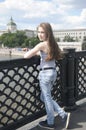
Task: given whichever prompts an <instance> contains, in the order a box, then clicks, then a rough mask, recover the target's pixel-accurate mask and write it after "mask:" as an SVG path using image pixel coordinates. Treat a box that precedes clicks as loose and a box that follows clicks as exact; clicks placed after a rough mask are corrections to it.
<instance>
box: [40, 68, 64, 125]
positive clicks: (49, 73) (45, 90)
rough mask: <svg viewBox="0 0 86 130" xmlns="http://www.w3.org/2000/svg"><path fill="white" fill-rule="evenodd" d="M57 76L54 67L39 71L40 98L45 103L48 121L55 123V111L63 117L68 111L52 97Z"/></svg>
mask: <svg viewBox="0 0 86 130" xmlns="http://www.w3.org/2000/svg"><path fill="white" fill-rule="evenodd" d="M56 77H57V72H56V70H54V69H48V70H42V71H40V72H39V83H40V89H41V95H40V98H41V100H42V101H43V102H44V104H45V108H46V113H47V123H48V124H54V112H57V113H58V114H59V115H60V116H61V117H62V118H64V116H65V115H66V112H65V111H64V110H63V109H62V108H61V107H60V106H59V105H58V103H57V102H56V101H54V100H53V99H52V96H51V90H52V87H53V85H54V82H55V80H56Z"/></svg>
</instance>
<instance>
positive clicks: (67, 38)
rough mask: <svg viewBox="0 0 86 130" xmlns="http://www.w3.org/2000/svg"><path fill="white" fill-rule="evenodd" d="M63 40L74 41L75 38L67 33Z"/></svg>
mask: <svg viewBox="0 0 86 130" xmlns="http://www.w3.org/2000/svg"><path fill="white" fill-rule="evenodd" d="M63 41H64V42H74V41H75V40H74V39H73V37H70V36H69V35H68V36H65V37H64V39H63Z"/></svg>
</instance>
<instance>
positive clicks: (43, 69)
mask: <svg viewBox="0 0 86 130" xmlns="http://www.w3.org/2000/svg"><path fill="white" fill-rule="evenodd" d="M48 69H55V68H53V67H47V68H41V69H40V71H42V70H48Z"/></svg>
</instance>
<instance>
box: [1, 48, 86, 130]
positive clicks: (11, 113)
mask: <svg viewBox="0 0 86 130" xmlns="http://www.w3.org/2000/svg"><path fill="white" fill-rule="evenodd" d="M39 61H40V58H39V57H33V58H31V59H27V60H26V59H16V60H9V61H1V62H0V130H7V129H9V130H14V129H16V128H18V127H20V126H22V125H24V124H26V123H29V122H31V121H33V120H36V119H37V118H39V117H41V116H43V115H45V109H44V104H43V103H42V102H41V101H40V87H39V82H38V73H39ZM56 69H57V73H58V74H57V79H56V82H55V84H54V87H53V90H52V95H53V98H54V99H55V100H56V101H57V102H59V104H61V105H65V106H66V107H67V108H69V109H71V108H74V106H75V103H76V101H78V100H79V99H81V98H84V97H86V51H83V52H75V50H74V49H67V50H66V53H65V57H64V58H63V59H62V60H59V61H57V62H56Z"/></svg>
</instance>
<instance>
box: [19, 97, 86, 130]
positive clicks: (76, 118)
mask: <svg viewBox="0 0 86 130" xmlns="http://www.w3.org/2000/svg"><path fill="white" fill-rule="evenodd" d="M77 105H78V107H77V109H76V110H75V111H72V112H71V118H70V124H69V128H68V129H69V130H86V98H85V99H83V100H81V101H79V102H77ZM45 118H46V116H45V117H43V118H40V119H39V120H36V121H35V122H33V123H30V124H27V125H25V126H23V127H21V128H19V129H17V130H46V129H43V128H40V127H39V126H38V123H39V121H40V120H43V119H45ZM55 124H56V128H55V130H64V128H63V126H62V123H61V121H60V119H59V117H58V115H57V116H56V118H55Z"/></svg>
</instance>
